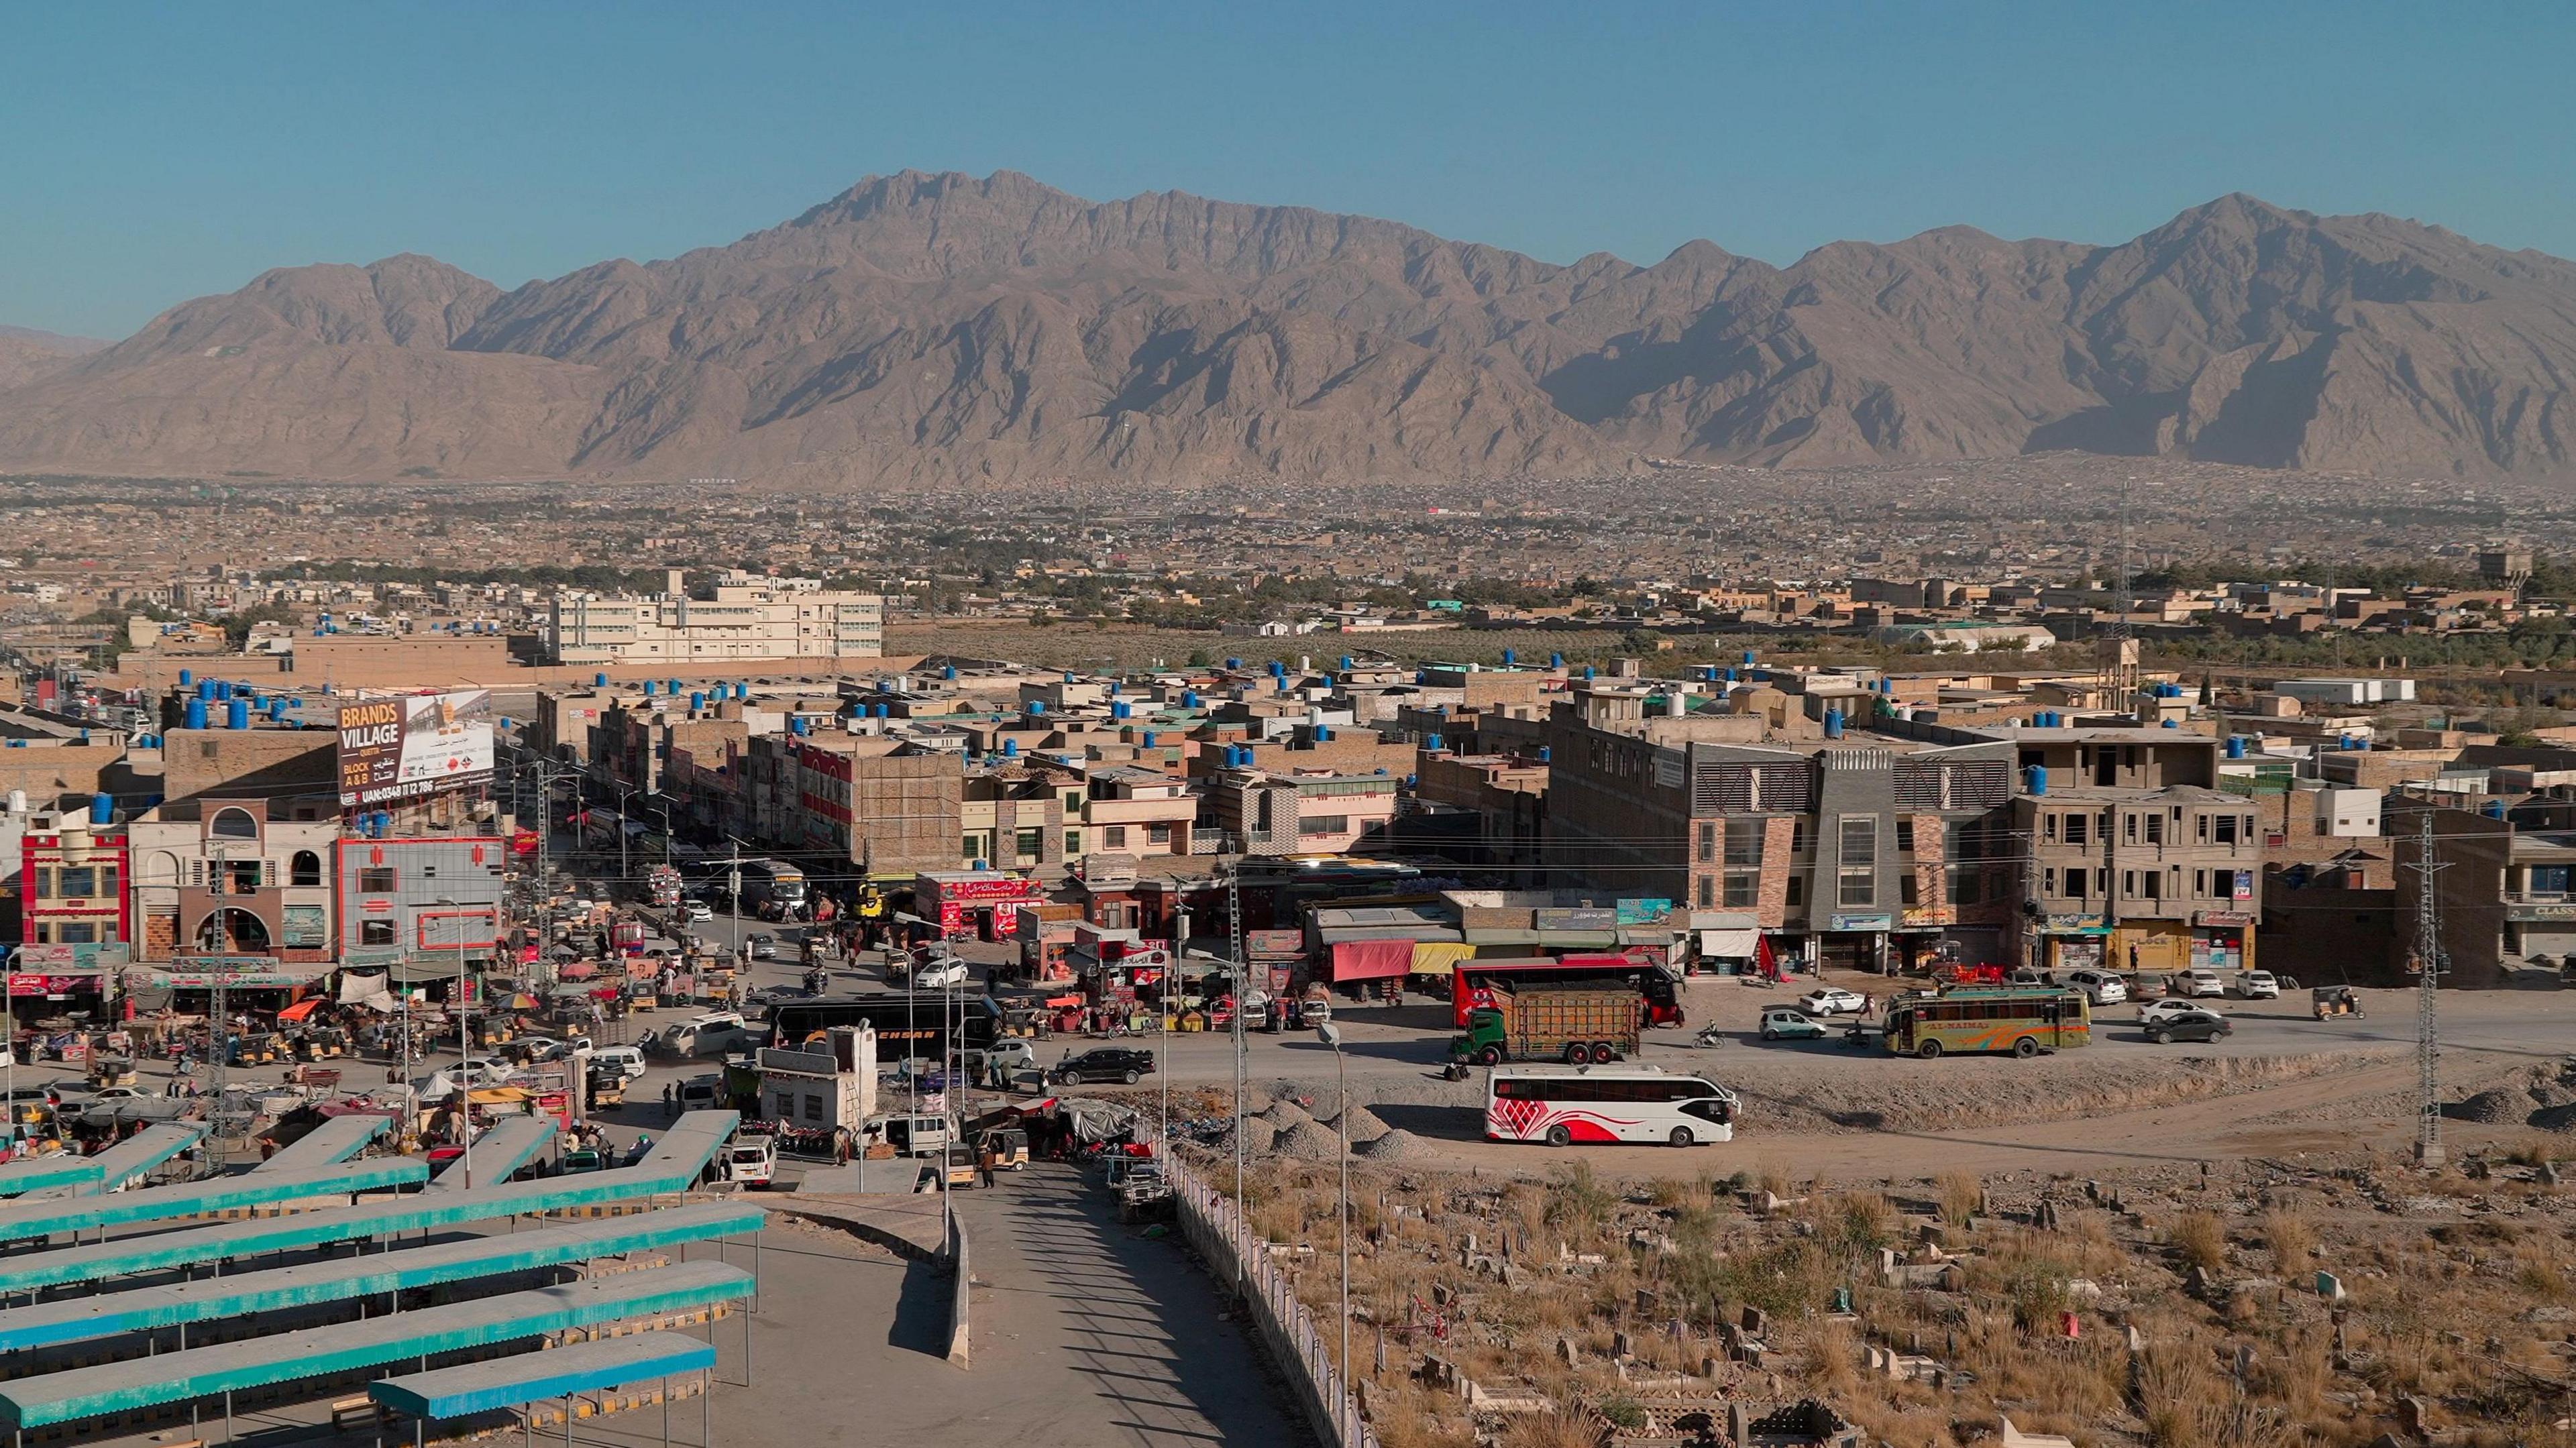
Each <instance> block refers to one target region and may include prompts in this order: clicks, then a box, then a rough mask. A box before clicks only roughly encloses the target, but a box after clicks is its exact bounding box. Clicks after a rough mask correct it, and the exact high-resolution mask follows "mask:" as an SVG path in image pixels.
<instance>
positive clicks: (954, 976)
mask: <svg viewBox="0 0 2576 1448" xmlns="http://www.w3.org/2000/svg"><path fill="white" fill-rule="evenodd" d="M966 980H967V971H966V962H964V961H962V960H960V959H958V958H957V957H956V956H953V955H951V956H945V957H943V958H941V959H938V960H934V961H932V962H930V963H929V964H928V965H925V966H923V967H922V968H921V969H919V970H916V971H914V972H913V973H912V988H913V989H914V990H953V989H955V988H957V987H959V986H962V985H964V984H965V983H966Z"/></svg>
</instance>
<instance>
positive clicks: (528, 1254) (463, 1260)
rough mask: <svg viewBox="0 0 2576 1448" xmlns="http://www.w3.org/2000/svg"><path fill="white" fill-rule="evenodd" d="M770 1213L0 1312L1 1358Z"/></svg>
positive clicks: (370, 1260)
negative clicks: (23, 1351)
mask: <svg viewBox="0 0 2576 1448" xmlns="http://www.w3.org/2000/svg"><path fill="white" fill-rule="evenodd" d="M766 1220H767V1214H766V1213H764V1212H763V1211H762V1210H761V1209H760V1208H759V1207H755V1206H743V1205H738V1204H735V1203H732V1202H701V1203H696V1204H693V1205H690V1206H685V1207H673V1208H670V1209H669V1210H666V1211H659V1212H643V1213H638V1214H636V1215H634V1216H627V1217H603V1218H600V1219H598V1220H596V1221H583V1222H565V1223H562V1224H560V1225H555V1226H548V1227H544V1228H541V1229H539V1230H537V1231H533V1232H515V1233H509V1234H506V1235H492V1236H468V1237H464V1238H461V1239H459V1240H456V1241H449V1242H439V1243H435V1244H433V1245H430V1246H426V1247H407V1248H404V1249H402V1250H400V1251H393V1252H378V1253H367V1254H364V1255H361V1256H357V1257H326V1258H323V1259H322V1260H320V1261H315V1262H300V1263H297V1264H295V1265H294V1266H291V1267H276V1268H270V1269H267V1270H265V1271H258V1272H244V1273H240V1274H237V1275H233V1276H227V1277H207V1278H199V1279H197V1280H195V1281H189V1282H168V1283H161V1284H157V1285H153V1286H136V1287H127V1288H124V1289H122V1290H117V1291H108V1292H103V1293H96V1294H90V1295H86V1296H80V1297H61V1298H56V1299H54V1300H52V1301H50V1302H39V1303H36V1304H34V1305H33V1306H28V1307H13V1308H8V1309H6V1310H0V1352H16V1351H20V1350H24V1349H30V1348H40V1347H53V1346H58V1345H60V1344H63V1343H69V1342H92V1341H97V1340H99V1339H102V1338H110V1337H116V1336H120V1335H122V1334H125V1333H130V1332H152V1331H155V1330H158V1329H161V1328H166V1327H176V1326H179V1325H181V1324H183V1323H191V1322H214V1321H220V1320H223V1319H225V1318H232V1317H241V1316H245V1315H247V1314H250V1313H254V1312H278V1311H285V1310H289V1309H293V1308H300V1307H312V1306H317V1305H320V1304H324V1303H331V1302H347V1301H352V1300H356V1299H361V1298H371V1297H378V1296H383V1295H385V1294H388V1293H393V1292H400V1291H408V1290H412V1289H416V1288H423V1287H439V1286H445V1285H447V1284H450V1283H457V1282H471V1281H475V1280H478V1279H485V1278H495V1277H504V1276H508V1275H511V1274H514V1273H523V1272H533V1271H538V1270H541V1269H544V1268H548V1267H558V1266H564V1265H568V1264H571V1263H578V1262H586V1261H590V1260H592V1259H594V1258H599V1257H611V1256H616V1255H618V1254H621V1253H628V1252H651V1251H657V1250H660V1249H664V1248H671V1247H682V1246H685V1245H686V1244H688V1243H691V1242H704V1241H709V1240H713V1239H716V1238H721V1237H733V1236H740V1235H744V1234H747V1233H751V1232H757V1231H759V1230H760V1228H761V1226H762V1224H763V1223H764V1222H765V1221H766Z"/></svg>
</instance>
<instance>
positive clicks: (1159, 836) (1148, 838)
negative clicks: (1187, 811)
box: [1145, 817, 1349, 845]
mask: <svg viewBox="0 0 2576 1448" xmlns="http://www.w3.org/2000/svg"><path fill="white" fill-rule="evenodd" d="M1315 823H1316V824H1317V825H1319V826H1321V825H1330V826H1331V827H1332V828H1331V830H1330V831H1329V833H1332V834H1340V833H1341V832H1342V831H1343V830H1345V829H1347V828H1349V822H1348V821H1347V820H1343V819H1338V818H1332V817H1327V818H1325V819H1320V820H1317V821H1316V822H1315ZM1313 833H1316V834H1323V833H1327V831H1325V830H1322V829H1317V830H1315V831H1313ZM1171 842H1172V827H1171V826H1170V825H1147V826H1145V843H1147V844H1149V845H1168V844H1170V843H1171Z"/></svg>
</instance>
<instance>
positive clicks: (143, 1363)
mask: <svg viewBox="0 0 2576 1448" xmlns="http://www.w3.org/2000/svg"><path fill="white" fill-rule="evenodd" d="M752 1280H753V1279H752V1276H751V1274H750V1273H748V1272H744V1271H742V1270H740V1269H738V1268H735V1267H730V1266H727V1265H725V1264H723V1263H720V1262H686V1263H681V1264H679V1265H677V1266H671V1267H661V1268H655V1269H652V1270H649V1271H640V1272H628V1273H622V1274H619V1275H617V1276H614V1277H606V1278H599V1279H595V1280H587V1281H581V1282H570V1283H565V1284H562V1285H560V1286H554V1287H541V1288H536V1289H533V1290H530V1291H526V1292H513V1293H508V1294H505V1295H503V1296H499V1297H487V1298H480V1299H477V1300H474V1301H471V1302H455V1303H449V1304H447V1305H445V1306H441V1307H430V1308H423V1309H421V1310H418V1311H414V1312H403V1313H394V1314H390V1315H387V1316H382V1317H373V1318H368V1319H365V1320H362V1321H358V1322H343V1323H336V1324H333V1325H331V1326H329V1327H325V1328H311V1329H303V1330H297V1331H290V1332H283V1333H276V1334H272V1335H269V1336H265V1337H252V1338H242V1339H238V1340H235V1341H231V1342H223V1343H216V1344H213V1345H211V1346H207V1347H196V1348H190V1349H187V1350H186V1351H184V1352H167V1353H159V1354H156V1355H153V1356H149V1357H141V1358H128V1359H125V1360H123V1361H120V1362H111V1363H101V1364H97V1365H95V1366H91V1367H80V1368H72V1369H69V1370H66V1371H63V1372H53V1373H38V1374H35V1375H32V1376H29V1377H22V1378H11V1379H7V1380H5V1381H0V1427H5V1428H9V1429H12V1430H14V1431H18V1432H24V1431H25V1430H27V1429H29V1428H41V1427H45V1426H48V1425H50V1424H56V1423H70V1422H76V1421H79V1420H81V1419H84V1418H95V1417H101V1416H104V1415H107V1414H111V1413H127V1412H136V1411H141V1410H145V1409H150V1408H155V1407H160V1406H163V1405H166V1404H172V1403H182V1402H189V1401H193V1400H196V1399H202V1398H209V1397H215V1396H219V1395H229V1394H231V1393H234V1392H238V1391H241V1390H243V1389H249V1388H266V1387H274V1386H277V1385H280V1384H286V1383H295V1382H301V1381H304V1380H307V1379H313V1378H328V1377H333V1376H337V1375H339V1374H343V1373H350V1372H356V1371H361V1370H364V1369H368V1368H374V1367H379V1366H382V1365H383V1364H386V1363H390V1362H399V1361H403V1360H405V1359H422V1358H432V1357H437V1356H439V1355H441V1354H444V1353H453V1352H465V1351H471V1350H474V1349H477V1348H485V1347H495V1346H499V1345H502V1344H506V1343H513V1342H526V1341H530V1340H533V1339H537V1338H542V1337H545V1336H547V1335H549V1334H552V1333H559V1332H567V1331H573V1330H578V1329H582V1328H588V1327H594V1326H599V1325H601V1324H605V1323H611V1322H618V1321H622V1320H627V1319H650V1318H659V1317H670V1316H676V1315H681V1314H688V1313H693V1312H698V1311H703V1310H706V1309H710V1308H714V1307H717V1306H720V1305H722V1304H725V1303H729V1302H735V1301H740V1300H743V1299H746V1298H749V1297H750V1296H751V1295H752ZM546 1356H548V1355H546V1354H540V1355H538V1356H537V1358H536V1359H535V1360H536V1361H539V1362H542V1361H544V1360H545V1357H546Z"/></svg>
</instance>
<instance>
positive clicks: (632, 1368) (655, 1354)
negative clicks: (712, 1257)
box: [367, 1332, 716, 1423]
mask: <svg viewBox="0 0 2576 1448" xmlns="http://www.w3.org/2000/svg"><path fill="white" fill-rule="evenodd" d="M715 1365H716V1350H715V1346H714V1345H713V1344H712V1343H705V1342H701V1341H699V1340H698V1339H696V1338H694V1337H689V1336H687V1335H685V1334H682V1333H676V1332H638V1333H629V1334H627V1335H626V1336H624V1337H603V1338H599V1339H596V1340H594V1341H591V1342H584V1343H575V1344H573V1345H572V1346H570V1347H559V1348H556V1349H554V1350H553V1351H552V1352H544V1353H536V1354H533V1355H530V1356H526V1357H509V1358H493V1359H491V1360H489V1361H485V1362H479V1363H459V1364H457V1365H456V1366H454V1367H447V1368H432V1369H431V1370H429V1371H428V1372H425V1373H411V1374H408V1375H406V1376H403V1377H399V1378H384V1379H380V1380H379V1381H376V1382H373V1383H370V1384H368V1385H367V1396H369V1397H371V1398H373V1399H375V1400H376V1401H377V1402H378V1403H381V1404H383V1405H384V1406H385V1407H388V1408H391V1409H393V1410H394V1411H396V1412H398V1413H409V1414H410V1415H411V1416H413V1417H415V1418H419V1419H421V1420H423V1421H425V1422H432V1423H435V1422H441V1421H444V1420H446V1419H450V1418H469V1417H472V1416H474V1415H475V1414H477V1413H497V1412H500V1411H502V1410H503V1409H507V1408H524V1407H526V1406H527V1405H529V1404H530V1403H541V1402H544V1401H546V1400H547V1399H549V1398H569V1397H571V1396H572V1395H574V1394H575V1393H589V1392H597V1391H599V1390H601V1389H604V1388H620V1387H624V1386H625V1385H627V1384H628V1383H639V1382H642V1381H644V1380H645V1379H647V1378H664V1379H668V1378H676V1377H680V1376H682V1375H683V1374H687V1373H712V1372H713V1371H715Z"/></svg>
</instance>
